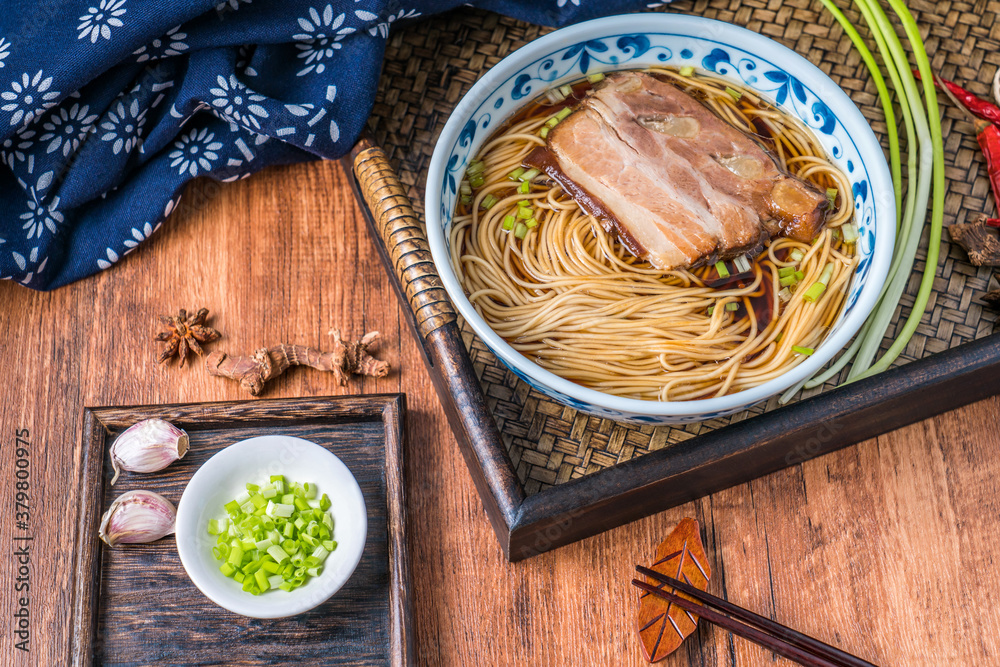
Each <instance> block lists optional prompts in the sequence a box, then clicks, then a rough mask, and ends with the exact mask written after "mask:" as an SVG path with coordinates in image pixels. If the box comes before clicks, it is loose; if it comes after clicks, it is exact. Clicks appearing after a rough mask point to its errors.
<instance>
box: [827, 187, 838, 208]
mask: <svg viewBox="0 0 1000 667" xmlns="http://www.w3.org/2000/svg"><path fill="white" fill-rule="evenodd" d="M826 200H827V201H828V202H830V206H833V204H834V203H835V202H836V201H837V188H827V189H826Z"/></svg>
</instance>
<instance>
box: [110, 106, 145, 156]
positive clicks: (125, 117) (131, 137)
mask: <svg viewBox="0 0 1000 667" xmlns="http://www.w3.org/2000/svg"><path fill="white" fill-rule="evenodd" d="M146 111H147V109H141V110H140V109H139V100H132V102H131V103H130V104H129V105H127V106H126V105H125V103H124V102H118V104H115V105H112V107H111V111H110V113H108V119H107V120H106V121H104V122H103V123H101V129H102V130H104V134H102V135H101V141H113V142H114V145H113V146H112V147H111V150H113V151H114V153H115V155H118V154H119V153H121V152H122V151H125V154H126V155H127V154H128V153H131V152H132V149H133V148H135V147H136V145H137V144H138V143H139V141H140V138H141V136H142V127H143V126H144V125H145V124H146Z"/></svg>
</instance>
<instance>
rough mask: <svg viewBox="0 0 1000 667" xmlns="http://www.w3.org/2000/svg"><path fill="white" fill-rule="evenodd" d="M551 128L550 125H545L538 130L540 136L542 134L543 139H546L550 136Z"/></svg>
mask: <svg viewBox="0 0 1000 667" xmlns="http://www.w3.org/2000/svg"><path fill="white" fill-rule="evenodd" d="M549 129H550V128H548V127H543V128H542V129H541V130H540V131H539V132H538V136H540V137H541V138H542V139H544V138H545V137H547V136H549Z"/></svg>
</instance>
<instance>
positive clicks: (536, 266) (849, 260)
mask: <svg viewBox="0 0 1000 667" xmlns="http://www.w3.org/2000/svg"><path fill="white" fill-rule="evenodd" d="M645 71H647V72H648V73H650V74H651V75H652V76H655V77H657V78H660V79H662V80H666V81H669V82H671V83H673V84H674V85H676V86H677V87H679V88H680V89H681V90H683V91H685V92H687V93H688V94H690V95H692V96H694V97H696V98H697V99H699V100H700V101H701V102H702V103H703V104H704V105H705V106H706V107H708V108H709V109H710V110H711V111H712V112H713V113H715V114H716V115H717V116H718V117H719V118H721V119H722V120H724V121H725V122H727V123H729V124H730V125H732V126H734V127H736V128H738V129H740V130H741V131H743V132H745V133H747V134H749V135H751V136H753V137H754V138H755V139H756V140H757V141H758V142H759V143H760V144H761V145H763V146H764V147H765V148H767V149H768V150H769V151H770V153H771V155H772V157H773V158H774V160H775V162H776V164H777V166H778V167H779V168H780V169H781V170H783V171H784V172H787V173H788V174H791V175H794V176H796V177H799V178H801V179H803V180H805V181H807V182H808V183H811V184H812V185H813V186H815V188H816V189H817V190H818V191H819V192H826V193H827V195H828V198H829V205H828V207H827V208H828V210H827V211H826V214H825V224H824V225H823V226H822V227H821V228H820V229H819V231H818V233H817V234H816V235H815V237H814V238H811V239H810V240H808V241H805V240H795V239H792V238H789V237H781V236H779V237H773V238H771V239H770V240H769V241H767V242H766V244H765V245H764V247H763V249H762V250H761V251H760V252H759V253H757V252H755V253H754V254H753V256H749V255H745V256H742V257H737V258H735V259H729V260H726V261H718V262H709V263H707V264H706V265H704V266H700V267H696V268H680V269H671V270H662V269H659V268H656V267H654V266H653V265H652V264H651V263H649V262H648V261H645V260H642V259H639V258H637V257H636V256H635V254H634V253H633V252H631V251H630V249H629V248H628V247H626V245H625V244H623V243H622V241H621V240H620V238H619V236H618V235H617V234H615V233H613V232H611V231H609V230H608V229H606V225H604V224H602V222H601V221H600V220H598V219H597V218H596V217H595V216H593V215H591V214H590V213H588V212H587V210H585V208H584V207H582V206H581V205H580V204H579V203H578V201H577V200H575V199H574V198H573V197H571V196H570V195H569V194H567V192H566V191H565V190H564V189H563V188H562V187H560V185H559V184H558V183H556V182H555V181H554V180H552V179H549V178H546V177H545V175H544V174H539V173H538V172H537V170H532V169H527V168H526V167H525V166H524V164H523V163H524V161H525V159H526V158H527V157H528V155H529V154H530V153H531V152H532V151H533V150H534V149H535V148H536V147H538V146H544V145H545V144H546V139H545V135H547V134H548V133H549V131H551V130H552V128H553V127H555V126H556V125H557V124H558V122H560V120H561V119H562V118H565V117H566V114H567V111H564V109H566V110H568V109H571V108H574V107H575V106H576V105H577V104H578V103H579V102H580V101H581V100H582V99H584V98H585V96H586V95H587V93H588V89H589V88H590V86H591V84H590V82H588V81H585V82H582V83H579V84H576V85H574V86H571V87H568V88H567V87H563V88H562V90H561V92H558V93H557V94H552V93H551V91H550V93H549V94H548V95H546V96H543V97H542V98H540V99H538V100H536V101H535V102H534V103H531V104H529V105H528V106H527V107H526V108H525V109H523V110H522V111H521V112H520V113H518V114H517V115H516V116H515V117H514V118H513V119H511V120H510V121H509V122H508V123H507V124H506V125H505V126H504V127H503V128H501V129H500V130H499V131H498V132H497V133H496V134H495V135H494V136H493V137H492V138H491V139H490V140H488V141H487V142H486V143H485V144H484V146H483V147H482V148H481V149H480V151H479V154H478V157H477V161H475V162H474V163H473V165H475V167H474V168H473V167H470V170H469V173H468V174H467V178H466V180H465V181H464V182H463V183H462V190H461V192H462V194H463V197H462V198H461V200H460V202H459V204H458V206H457V209H456V211H455V216H454V219H453V224H452V226H451V229H450V251H451V262H452V265H453V266H454V268H455V271H456V273H457V274H458V276H459V279H460V281H461V283H462V286H463V288H464V290H465V292H466V294H467V295H468V297H469V300H470V302H471V303H472V305H473V306H474V307H475V309H476V310H477V312H478V313H479V314H480V315H481V316H482V317H483V319H484V320H485V321H486V322H487V323H488V324H489V326H490V327H491V328H492V329H493V330H494V331H496V332H497V333H498V334H499V335H500V336H502V337H503V338H504V339H505V340H507V342H508V343H509V344H510V345H511V346H512V347H513V348H514V349H515V350H517V351H519V352H520V353H521V354H523V355H525V356H526V357H528V358H529V359H531V360H532V361H534V362H535V363H537V364H538V365H539V366H541V367H543V368H545V369H548V370H550V371H552V372H553V373H555V374H556V375H559V376H561V377H563V378H566V379H568V380H571V381H573V382H576V383H579V384H581V385H583V386H586V387H590V388H592V389H596V390H599V391H602V392H605V393H609V394H614V395H618V396H623V397H628V398H638V399H645V400H659V401H679V400H693V399H702V398H711V397H715V396H722V395H726V394H731V393H735V392H739V391H742V390H745V389H749V388H751V387H755V386H758V385H760V384H762V383H764V382H767V381H768V380H772V379H774V378H777V377H778V376H781V375H783V374H785V373H786V372H787V371H788V370H789V369H791V368H792V367H794V366H797V365H798V364H800V363H802V361H803V360H804V359H805V358H807V357H808V356H809V355H810V354H811V353H812V351H813V350H814V349H815V348H816V347H817V346H818V345H819V344H820V343H821V342H822V340H823V339H824V337H825V336H826V334H827V332H828V331H829V328H830V327H831V326H832V325H833V324H834V322H835V321H836V320H837V318H838V316H839V314H840V312H841V309H842V308H843V304H844V301H845V298H846V296H845V295H846V294H847V292H848V288H849V285H850V281H851V277H852V275H853V272H854V268H855V266H856V263H857V255H856V253H855V248H854V245H853V241H854V239H855V238H856V231H855V229H854V227H853V225H852V223H851V216H852V213H853V209H852V201H851V198H850V197H849V196H844V195H845V194H848V193H850V182H849V181H848V179H847V178H846V177H845V176H844V175H843V174H842V173H841V172H840V171H839V170H838V169H837V168H836V167H835V166H834V165H833V164H832V163H831V162H830V161H829V160H828V159H827V157H826V155H825V152H824V151H823V149H822V147H821V146H820V144H819V142H818V141H817V140H816V139H815V137H813V135H812V134H811V132H810V131H809V130H808V129H806V128H805V127H803V126H802V124H801V123H800V122H798V121H797V120H796V119H794V118H792V117H790V116H788V115H787V114H785V113H783V112H781V111H779V110H778V109H775V108H774V107H771V106H769V105H767V104H766V103H764V102H763V101H761V100H760V99H759V98H758V97H756V96H755V95H754V93H753V92H752V91H749V90H745V89H737V88H735V87H734V86H733V84H731V83H727V82H724V81H721V80H718V79H715V78H712V77H709V76H703V75H700V74H694V73H691V72H684V73H681V72H680V71H678V70H674V69H668V68H653V69H649V70H645ZM553 120H555V122H553ZM532 171H534V172H535V173H532ZM526 177H527V178H526ZM667 178H669V176H667ZM820 284H821V285H822V288H821V289H820V288H817V287H815V286H816V285H820Z"/></svg>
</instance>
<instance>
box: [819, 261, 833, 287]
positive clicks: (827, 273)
mask: <svg viewBox="0 0 1000 667" xmlns="http://www.w3.org/2000/svg"><path fill="white" fill-rule="evenodd" d="M832 277H833V262H827V263H826V266H824V267H823V272H822V273H820V274H819V282H821V283H823V284H824V285H829V284H830V278H832Z"/></svg>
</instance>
